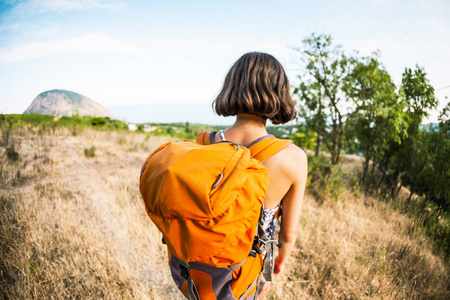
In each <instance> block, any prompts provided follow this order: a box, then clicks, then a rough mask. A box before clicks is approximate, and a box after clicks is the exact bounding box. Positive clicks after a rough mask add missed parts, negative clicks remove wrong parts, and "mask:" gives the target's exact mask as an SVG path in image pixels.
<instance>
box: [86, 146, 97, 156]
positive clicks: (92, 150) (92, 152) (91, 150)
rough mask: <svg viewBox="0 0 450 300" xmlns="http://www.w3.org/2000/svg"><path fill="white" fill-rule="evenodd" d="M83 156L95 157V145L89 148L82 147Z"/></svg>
mask: <svg viewBox="0 0 450 300" xmlns="http://www.w3.org/2000/svg"><path fill="white" fill-rule="evenodd" d="M84 156H86V157H95V146H92V147H91V148H89V149H88V148H84Z"/></svg>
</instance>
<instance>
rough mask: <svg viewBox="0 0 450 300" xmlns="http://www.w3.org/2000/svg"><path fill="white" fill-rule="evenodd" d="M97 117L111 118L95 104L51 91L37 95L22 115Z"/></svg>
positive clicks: (66, 93) (64, 91)
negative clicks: (76, 114)
mask: <svg viewBox="0 0 450 300" xmlns="http://www.w3.org/2000/svg"><path fill="white" fill-rule="evenodd" d="M77 112H78V114H79V115H80V116H97V117H110V118H113V115H112V113H110V112H109V111H108V110H107V109H106V108H105V107H103V106H102V105H100V104H98V103H97V102H95V101H93V100H91V99H89V98H88V97H85V96H83V95H80V94H78V93H74V92H70V91H66V90H51V91H47V92H43V93H41V94H39V95H38V96H37V97H36V98H35V99H34V100H33V102H32V103H31V105H30V106H29V107H28V108H27V109H26V110H25V111H24V112H23V113H24V114H42V115H54V116H72V115H74V114H75V113H77Z"/></svg>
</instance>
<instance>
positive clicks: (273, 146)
mask: <svg viewBox="0 0 450 300" xmlns="http://www.w3.org/2000/svg"><path fill="white" fill-rule="evenodd" d="M214 133H215V132H206V131H203V132H200V133H199V134H198V135H197V143H199V144H202V145H211V144H212V143H211V134H214ZM291 143H292V141H291V140H282V139H278V138H276V137H274V136H272V137H267V138H266V137H263V138H262V139H258V140H256V141H255V142H253V143H252V144H251V145H250V146H249V147H248V149H249V150H250V152H251V153H252V157H253V158H256V159H257V160H259V161H261V162H262V161H264V160H266V159H268V158H269V157H271V156H272V155H275V154H277V153H278V152H280V151H281V150H283V149H284V148H286V147H287V146H289V145H290V144H291Z"/></svg>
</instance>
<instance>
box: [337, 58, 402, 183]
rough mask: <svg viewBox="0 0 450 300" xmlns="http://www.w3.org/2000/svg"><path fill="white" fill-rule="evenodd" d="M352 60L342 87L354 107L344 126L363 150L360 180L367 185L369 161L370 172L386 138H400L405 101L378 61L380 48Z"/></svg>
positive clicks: (393, 139)
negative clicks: (370, 53)
mask: <svg viewBox="0 0 450 300" xmlns="http://www.w3.org/2000/svg"><path fill="white" fill-rule="evenodd" d="M352 63H353V64H354V67H353V68H352V72H351V73H350V74H349V75H348V76H347V78H346V81H345V84H344V86H343V90H344V92H345V93H346V95H347V96H348V97H349V98H350V99H352V100H353V103H354V105H355V109H354V110H353V111H352V112H351V113H350V114H349V115H348V118H347V121H346V127H347V130H348V133H350V136H351V137H352V138H356V141H357V142H358V143H359V144H360V147H359V148H360V149H361V151H362V153H363V154H364V158H365V160H364V164H363V175H362V182H363V184H365V185H366V186H368V184H367V182H366V179H367V176H368V173H369V165H370V162H372V171H371V173H372V176H373V175H374V171H375V166H376V165H377V164H378V162H379V159H380V158H381V154H382V152H383V150H384V147H385V145H386V144H387V143H388V142H389V141H395V142H400V140H401V136H402V135H403V134H404V128H405V124H404V119H403V118H402V115H403V109H404V101H402V100H401V99H400V98H399V97H398V95H397V93H396V87H395V84H394V83H393V82H392V80H391V76H390V75H389V74H388V72H387V71H386V70H385V69H384V67H383V66H382V64H381V63H380V62H379V52H376V53H374V55H373V56H372V57H364V58H361V59H355V58H353V59H352ZM353 141H355V140H353ZM369 183H370V182H369Z"/></svg>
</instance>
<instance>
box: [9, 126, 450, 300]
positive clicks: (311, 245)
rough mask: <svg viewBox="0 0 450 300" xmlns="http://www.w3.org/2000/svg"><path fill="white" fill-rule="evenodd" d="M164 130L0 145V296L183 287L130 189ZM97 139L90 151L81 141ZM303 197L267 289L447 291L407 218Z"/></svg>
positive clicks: (347, 197) (384, 293) (162, 294)
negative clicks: (294, 231)
mask: <svg viewBox="0 0 450 300" xmlns="http://www.w3.org/2000/svg"><path fill="white" fill-rule="evenodd" d="M164 141H166V139H165V138H154V137H152V138H150V139H148V140H147V139H146V137H145V135H143V134H142V135H138V134H131V133H130V134H126V133H117V132H99V131H91V130H86V131H83V132H80V133H78V135H77V136H72V134H71V133H70V132H69V131H66V130H63V129H58V130H56V132H54V133H52V134H43V135H38V134H37V133H33V132H32V131H30V130H26V129H20V130H17V131H15V132H14V134H13V136H12V143H14V144H15V145H16V149H17V151H18V152H19V154H20V157H21V160H20V161H18V162H9V161H8V160H7V158H6V156H5V155H4V151H5V148H4V147H0V157H1V158H0V159H1V160H0V162H1V165H0V180H1V181H0V200H1V201H0V258H1V259H0V295H1V296H2V298H6V299H8V298H9V299H30V298H36V299H66V298H77V299H94V298H95V299H97V298H106V299H182V296H181V294H180V293H179V292H178V291H177V289H176V287H175V285H174V284H173V283H172V279H171V277H170V274H169V269H168V267H167V260H166V251H165V248H164V247H163V245H162V244H161V242H160V234H159V233H158V231H157V229H156V228H155V227H154V226H153V224H152V223H151V221H150V219H149V218H148V217H147V215H146V214H145V210H144V207H143V203H142V200H141V198H140V195H139V190H138V178H139V170H140V167H141V164H142V162H143V160H144V159H145V158H146V157H147V155H148V154H149V153H150V152H151V151H152V150H153V149H155V148H156V147H157V146H159V145H160V144H161V143H163V142H164ZM92 146H94V147H95V156H94V157H93V158H90V157H86V156H85V154H84V149H88V148H91V147H92ZM320 203H321V204H320V205H319V204H318V202H317V201H315V200H314V199H313V198H312V197H311V196H310V195H309V194H307V195H306V197H305V203H304V206H303V214H302V219H301V221H300V224H299V226H301V230H300V232H299V238H298V242H297V247H296V249H295V251H294V253H293V255H292V257H291V260H290V262H291V263H290V264H289V266H288V268H287V269H286V270H285V271H284V273H283V274H281V275H280V276H278V277H276V279H275V282H274V283H273V285H272V288H271V290H270V292H269V294H268V295H267V297H266V298H267V299H318V298H321V299H368V298H371V299H372V298H373V299H448V298H449V297H450V293H449V285H450V284H449V275H448V266H446V265H445V263H444V262H443V261H442V260H441V259H440V258H439V257H436V256H434V255H433V254H432V251H431V246H430V241H428V240H427V238H425V237H424V236H423V235H422V234H421V233H420V232H414V231H413V228H415V227H414V226H413V220H411V219H409V218H407V217H405V216H404V215H401V214H399V213H398V212H396V211H394V210H392V209H391V208H390V207H389V205H388V204H386V203H383V202H378V201H375V200H373V199H371V198H365V197H363V196H361V197H356V196H355V195H354V194H353V193H350V192H349V191H347V190H344V192H343V194H342V195H341V196H340V197H339V199H338V200H335V199H333V200H332V199H328V200H326V201H321V202H320Z"/></svg>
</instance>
